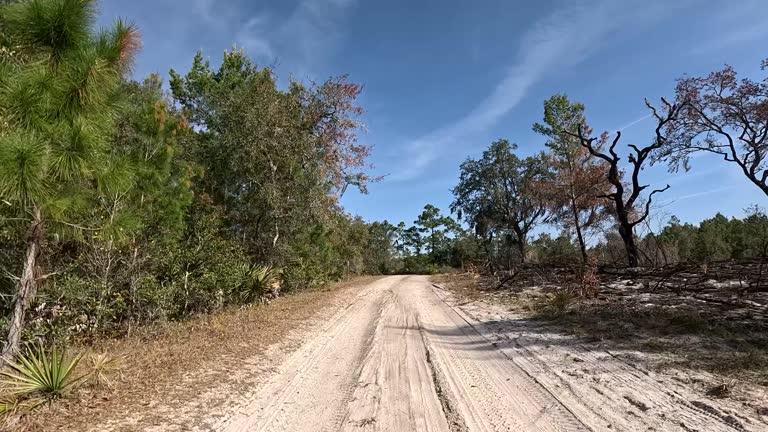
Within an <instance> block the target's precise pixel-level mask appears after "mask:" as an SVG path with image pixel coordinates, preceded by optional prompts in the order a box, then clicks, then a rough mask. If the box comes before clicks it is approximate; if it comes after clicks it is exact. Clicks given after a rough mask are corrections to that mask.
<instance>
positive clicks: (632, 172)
mask: <svg viewBox="0 0 768 432" xmlns="http://www.w3.org/2000/svg"><path fill="white" fill-rule="evenodd" d="M661 101H662V105H663V109H662V110H661V112H659V110H657V109H656V108H654V107H653V106H652V105H651V104H650V103H649V102H648V101H647V100H646V102H645V104H646V105H647V106H648V108H649V109H650V110H651V113H652V115H653V117H654V118H655V119H656V121H657V126H656V136H655V138H654V139H653V141H652V142H651V143H650V144H649V145H647V146H645V147H638V146H636V145H634V144H628V145H627V147H629V148H630V149H631V153H630V154H629V156H628V158H627V160H628V162H629V171H628V174H629V176H628V177H629V181H628V182H625V181H624V176H625V174H627V173H625V172H623V171H622V168H621V166H620V163H621V161H622V158H621V156H619V154H618V153H617V152H616V146H617V145H618V144H619V141H620V140H621V131H618V132H616V135H615V136H614V138H613V140H612V141H610V136H609V135H608V133H607V132H604V133H603V134H602V135H601V136H600V137H599V138H598V137H589V135H588V134H587V133H586V132H585V131H584V129H583V128H582V127H581V126H579V127H578V130H577V132H575V133H574V132H567V133H568V134H569V135H570V136H573V137H575V138H577V139H578V140H579V142H580V143H581V145H582V146H583V147H584V148H586V149H587V150H588V151H589V153H590V154H592V155H593V156H595V157H597V158H600V159H602V160H603V161H605V162H606V165H605V167H606V171H605V175H606V179H607V180H608V182H609V183H610V184H611V185H612V186H613V188H612V189H613V191H612V192H610V193H607V194H605V195H603V198H606V199H608V200H610V202H611V203H612V210H613V216H614V217H615V218H616V222H617V225H618V231H619V235H620V236H621V240H622V242H623V243H624V248H625V249H626V252H627V263H628V264H629V266H630V267H637V266H638V265H639V264H640V252H639V250H638V248H637V243H636V241H635V227H636V226H637V225H639V224H641V223H642V222H643V221H644V220H646V219H647V218H648V214H649V213H650V211H651V203H652V202H653V196H654V195H656V194H657V193H661V192H664V191H666V190H667V189H669V185H666V186H665V187H663V188H660V189H654V190H653V191H651V193H650V194H648V197H647V198H646V200H645V204H644V205H642V203H641V202H640V197H641V194H642V193H643V191H645V190H646V189H647V188H648V187H649V185H647V184H641V182H640V171H642V170H643V168H644V166H645V164H646V163H647V162H649V158H651V157H653V155H654V153H655V152H656V151H658V150H659V149H660V148H662V147H663V146H664V145H665V144H666V143H667V140H668V138H667V136H666V135H665V133H664V131H665V128H666V127H667V125H668V124H669V123H670V122H673V121H675V120H676V119H677V118H678V116H679V114H680V112H681V110H682V108H683V107H684V106H685V104H680V103H669V102H668V101H667V100H666V99H662V100H661ZM608 141H610V145H609V146H608V151H607V152H606V151H604V150H602V147H603V146H604V145H606V144H607V143H608Z"/></svg>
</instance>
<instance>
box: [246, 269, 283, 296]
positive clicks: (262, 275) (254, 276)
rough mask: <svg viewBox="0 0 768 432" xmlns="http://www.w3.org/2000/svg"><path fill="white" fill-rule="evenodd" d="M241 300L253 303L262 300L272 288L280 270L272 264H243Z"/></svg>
mask: <svg viewBox="0 0 768 432" xmlns="http://www.w3.org/2000/svg"><path fill="white" fill-rule="evenodd" d="M239 271H240V285H239V286H238V294H239V296H240V301H241V302H244V303H251V302H255V301H258V300H260V299H261V298H262V297H263V296H264V294H265V293H267V292H268V291H269V290H271V289H272V287H273V285H274V283H275V282H276V280H277V278H278V276H279V275H280V271H279V270H278V269H276V268H274V267H272V266H271V265H259V264H242V265H241V266H240V269H239Z"/></svg>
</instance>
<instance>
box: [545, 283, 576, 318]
mask: <svg viewBox="0 0 768 432" xmlns="http://www.w3.org/2000/svg"><path fill="white" fill-rule="evenodd" d="M573 299H574V296H573V294H572V293H571V292H570V291H568V290H564V289H561V290H558V291H555V292H554V293H550V294H548V295H547V298H546V303H547V306H548V307H549V309H550V310H551V311H552V312H554V313H555V314H557V315H560V314H562V313H564V312H565V311H566V309H568V306H570V304H571V303H572V302H573Z"/></svg>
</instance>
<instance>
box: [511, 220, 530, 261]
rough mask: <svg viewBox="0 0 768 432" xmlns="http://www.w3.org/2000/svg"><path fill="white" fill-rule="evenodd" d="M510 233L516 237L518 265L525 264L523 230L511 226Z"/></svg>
mask: <svg viewBox="0 0 768 432" xmlns="http://www.w3.org/2000/svg"><path fill="white" fill-rule="evenodd" d="M512 231H514V232H515V235H516V236H517V250H518V251H519V252H520V264H525V249H526V246H527V245H526V244H525V243H526V241H525V240H526V239H525V237H526V235H525V233H524V232H523V230H522V229H521V228H520V227H518V226H513V227H512Z"/></svg>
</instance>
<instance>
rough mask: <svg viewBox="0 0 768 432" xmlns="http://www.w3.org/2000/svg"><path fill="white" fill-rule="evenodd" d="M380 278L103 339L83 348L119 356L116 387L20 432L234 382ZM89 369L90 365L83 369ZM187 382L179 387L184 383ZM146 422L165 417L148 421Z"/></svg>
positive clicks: (88, 421)
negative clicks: (250, 363) (235, 374)
mask: <svg viewBox="0 0 768 432" xmlns="http://www.w3.org/2000/svg"><path fill="white" fill-rule="evenodd" d="M375 279H376V278H375V277H364V278H358V279H354V280H351V281H347V282H344V283H340V284H336V285H334V286H332V287H329V288H325V289H319V290H312V291H305V292H300V293H297V294H294V295H290V296H286V297H281V298H278V299H276V300H274V301H273V302H271V303H270V304H268V305H253V306H248V307H244V308H239V309H233V310H229V311H224V312H221V313H217V314H214V315H206V316H200V317H197V318H194V319H191V320H189V321H186V322H181V323H167V324H165V325H158V326H153V327H149V328H144V329H140V330H138V331H135V332H134V333H133V334H132V335H131V336H130V337H126V338H123V339H118V340H105V341H101V342H98V343H96V344H95V345H93V346H90V347H87V348H86V349H87V350H88V351H90V352H95V353H108V354H109V356H111V357H113V358H119V359H120V364H121V369H120V371H119V376H114V375H113V376H111V377H110V379H111V384H112V388H111V389H105V388H103V387H97V386H92V387H87V386H84V387H83V388H81V389H80V390H79V391H78V392H77V394H76V395H74V396H73V397H70V398H69V399H67V400H62V401H60V402H58V403H56V404H54V405H52V406H50V407H47V408H44V409H41V410H38V411H35V412H33V413H31V414H29V415H27V416H25V418H23V419H22V422H21V423H18V424H16V426H15V427H16V428H17V429H18V430H62V431H64V430H66V431H72V430H86V428H87V427H88V426H89V425H93V424H95V423H102V422H105V421H108V420H110V419H120V418H123V417H127V416H132V415H134V414H135V413H137V412H146V411H148V410H151V409H152V407H151V406H150V405H154V404H155V403H165V404H171V405H173V404H182V403H184V402H187V401H189V400H192V399H194V397H195V395H197V394H199V393H201V392H202V391H204V390H207V389H209V388H211V387H212V386H213V385H214V384H219V383H221V382H223V381H224V382H226V381H227V380H228V379H231V378H230V377H231V375H232V371H234V370H238V369H240V368H242V364H243V362H244V361H245V360H253V358H254V357H258V356H259V355H262V354H264V353H265V351H266V350H267V349H268V348H269V347H270V346H272V345H275V344H278V343H280V342H283V341H284V339H285V338H286V336H287V335H288V334H289V333H290V332H291V331H293V330H295V329H298V328H301V327H302V326H304V325H305V324H306V322H307V321H308V320H309V319H310V318H311V317H312V316H313V315H315V314H317V313H319V312H320V311H322V310H323V309H324V308H327V307H330V306H332V305H333V304H334V302H339V301H341V299H343V298H344V297H343V296H346V295H349V294H350V293H351V290H354V287H356V286H360V285H364V284H366V283H370V282H372V281H373V280H375ZM84 366H85V365H84ZM182 383H183V385H180V384H182ZM143 417H144V420H143V421H144V422H145V423H147V424H144V425H142V426H139V425H137V429H136V430H141V429H142V428H143V427H144V426H147V425H151V424H155V425H157V424H163V419H160V418H156V419H152V418H151V417H147V416H143Z"/></svg>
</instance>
